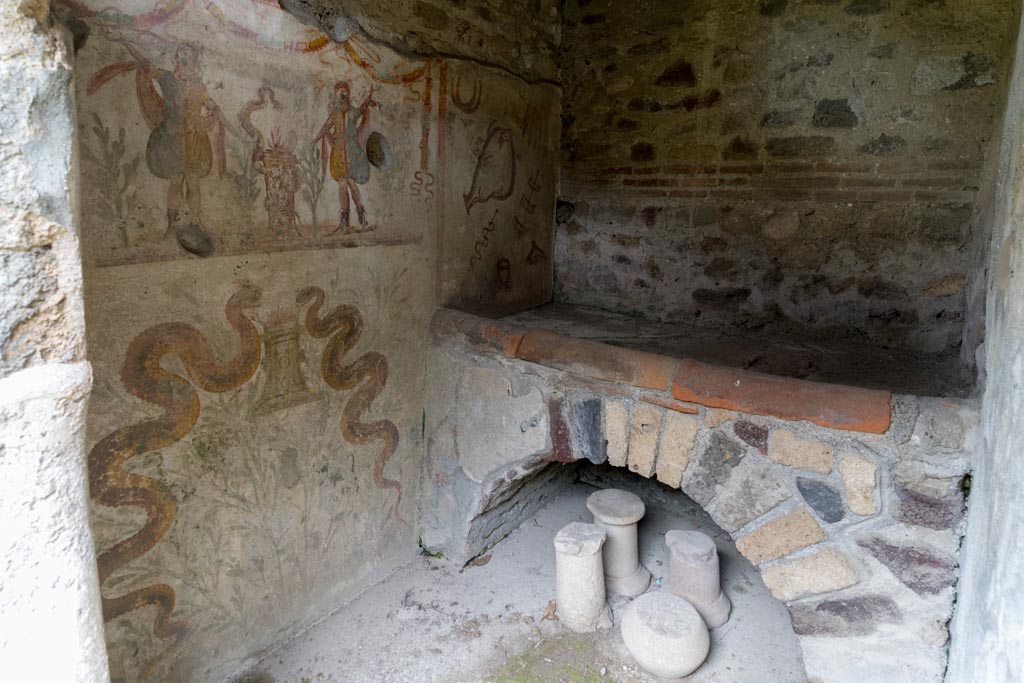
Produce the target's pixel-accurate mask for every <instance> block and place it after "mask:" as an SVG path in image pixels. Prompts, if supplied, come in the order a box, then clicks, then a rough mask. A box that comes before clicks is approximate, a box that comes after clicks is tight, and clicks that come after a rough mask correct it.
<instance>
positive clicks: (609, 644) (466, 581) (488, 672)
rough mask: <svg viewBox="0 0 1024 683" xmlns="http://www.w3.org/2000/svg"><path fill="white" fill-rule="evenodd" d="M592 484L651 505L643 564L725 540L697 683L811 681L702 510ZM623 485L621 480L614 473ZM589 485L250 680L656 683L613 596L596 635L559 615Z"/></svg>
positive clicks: (343, 615) (325, 628) (769, 603)
mask: <svg viewBox="0 0 1024 683" xmlns="http://www.w3.org/2000/svg"><path fill="white" fill-rule="evenodd" d="M601 476H605V475H602V474H600V473H597V474H596V475H595V474H591V476H590V477H589V478H590V480H591V481H592V482H595V483H600V484H605V485H607V484H614V485H619V486H623V487H629V488H632V489H633V490H635V491H636V492H637V493H639V494H640V495H641V496H642V497H643V498H644V500H645V501H646V502H647V516H646V517H645V518H644V520H643V521H642V522H641V525H640V543H641V551H640V552H641V561H642V562H643V563H644V565H645V566H647V568H648V569H650V570H651V573H652V574H653V576H654V581H653V582H652V585H651V589H650V590H660V589H661V582H662V579H663V578H667V572H668V567H667V550H666V549H665V544H664V533H665V532H666V531H668V530H670V529H702V530H704V531H705V532H706V533H709V534H710V535H712V537H713V538H715V540H716V542H717V543H718V547H719V552H720V555H721V564H722V572H723V586H724V588H725V591H726V592H727V593H728V595H729V597H730V599H731V600H732V603H733V613H732V617H731V619H730V620H729V622H728V623H726V624H725V625H724V626H722V627H720V628H718V629H716V630H714V631H713V632H712V645H711V654H710V656H709V657H708V660H707V661H706V662H705V663H704V665H703V666H702V667H701V668H700V669H698V670H697V671H696V672H695V673H694V674H693V675H691V676H690V677H688V678H687V679H685V680H687V681H692V682H693V683H712V682H715V683H798V682H803V681H806V676H805V675H804V673H803V664H802V661H801V657H800V649H799V645H798V643H797V639H796V636H795V635H794V634H793V630H792V627H791V625H790V622H789V615H788V613H787V612H786V609H785V607H784V606H783V605H782V604H781V603H780V602H778V601H777V600H775V599H774V598H772V597H771V595H770V594H769V593H768V591H767V589H766V588H765V587H764V585H763V584H762V582H761V579H760V577H759V576H758V574H757V571H756V570H755V569H754V567H753V566H752V565H751V564H750V563H749V562H747V561H746V560H744V559H743V558H742V557H741V556H740V555H739V554H738V553H737V551H736V548H735V546H734V545H733V544H732V542H731V541H730V540H729V539H728V536H727V535H726V534H725V533H724V532H722V531H721V530H720V529H718V527H716V526H715V525H714V523H712V522H711V520H710V519H709V518H708V517H707V515H706V514H705V513H704V512H703V510H701V509H700V508H699V507H698V506H697V505H696V504H695V503H693V502H692V501H690V500H689V499H688V498H686V497H685V496H683V495H681V494H679V493H678V492H670V491H668V490H666V489H664V488H662V487H660V486H659V485H657V484H656V483H655V482H649V481H646V480H641V479H639V478H636V477H630V478H628V479H623V480H622V481H614V480H613V481H601V480H600V477H601ZM608 476H612V477H614V476H615V475H608ZM594 490H595V489H594V488H593V487H592V486H590V485H588V484H584V483H578V484H575V485H573V486H572V487H571V488H569V489H568V490H567V491H566V493H565V494H564V495H562V496H561V497H560V498H558V499H557V500H556V501H555V502H553V503H552V504H550V505H548V506H547V507H546V508H544V509H542V510H541V511H540V512H539V513H538V514H537V515H535V516H534V517H531V518H529V519H528V520H527V521H526V522H525V523H524V524H523V525H522V527H520V529H519V530H517V531H516V532H515V533H513V534H512V535H510V536H509V537H508V538H506V539H505V540H504V541H502V542H501V543H500V544H498V545H497V546H495V547H494V548H493V550H492V551H491V552H490V553H488V554H486V555H484V556H482V557H480V558H479V559H478V560H477V561H476V563H475V564H473V565H471V566H469V567H467V568H465V569H463V570H461V571H460V570H459V569H457V568H453V567H451V566H450V565H449V564H448V563H447V562H446V561H445V560H444V559H443V558H432V557H421V558H419V559H417V560H416V561H414V562H412V563H410V564H409V565H406V566H405V567H403V568H402V569H400V570H398V571H397V572H395V573H393V574H391V575H390V576H388V577H386V578H385V579H383V580H382V581H381V582H380V583H379V584H377V585H376V586H374V587H373V588H371V589H370V590H368V591H367V592H366V593H364V594H363V595H361V596H359V597H358V598H357V599H355V600H354V601H353V602H351V603H349V604H348V605H346V606H345V607H344V608H343V609H341V610H339V611H338V612H336V613H335V614H334V615H332V616H331V617H330V618H328V619H327V620H326V621H324V622H322V623H321V624H319V625H318V626H316V627H315V628H313V629H311V630H309V631H307V632H306V633H304V634H303V635H301V636H300V637H298V638H297V639H295V640H293V641H292V642H291V643H289V644H287V645H285V646H284V647H282V648H281V649H280V650H278V651H277V652H275V653H273V654H272V655H270V656H268V657H267V658H266V659H265V660H264V661H263V662H261V663H260V665H259V666H258V667H257V668H256V669H255V670H253V671H252V672H250V674H249V676H247V677H246V679H245V680H246V681H251V682H252V683H257V682H258V683H321V682H331V683H342V682H344V683H378V682H380V683H561V682H563V681H564V682H567V683H568V682H572V683H611V682H617V683H653V682H654V681H658V680H659V679H655V678H653V677H651V676H649V675H647V674H645V673H644V672H643V671H641V670H639V668H638V667H637V665H636V664H635V663H634V662H633V660H632V659H631V658H630V656H629V654H628V653H627V652H626V650H625V646H624V645H623V644H622V639H621V637H620V635H619V628H618V622H619V618H620V617H621V613H622V609H623V608H624V607H625V605H626V604H627V603H628V601H627V600H623V599H613V600H612V601H611V605H612V609H613V613H614V618H615V625H614V626H613V627H612V628H611V629H609V630H607V631H602V632H599V633H596V634H591V635H579V634H575V633H572V632H570V631H568V630H567V629H565V628H563V627H562V626H561V625H560V624H559V623H558V621H557V620H556V619H555V618H554V613H553V612H554V610H553V604H552V603H551V600H552V598H553V597H554V585H555V582H554V547H553V545H552V539H553V538H554V535H555V533H556V532H557V531H558V529H560V528H561V527H562V526H564V525H565V524H567V523H569V522H571V521H592V517H591V516H590V514H589V512H588V511H587V509H586V506H585V501H586V498H587V496H588V495H589V494H590V493H592V492H593V491H594Z"/></svg>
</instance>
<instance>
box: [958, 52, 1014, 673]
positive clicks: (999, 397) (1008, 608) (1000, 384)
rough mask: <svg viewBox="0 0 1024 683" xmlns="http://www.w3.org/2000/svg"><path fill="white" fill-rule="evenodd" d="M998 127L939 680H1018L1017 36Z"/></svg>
mask: <svg viewBox="0 0 1024 683" xmlns="http://www.w3.org/2000/svg"><path fill="white" fill-rule="evenodd" d="M1016 52H1017V54H1016V65H1015V67H1014V75H1013V83H1012V86H1011V90H1010V97H1009V106H1008V108H1007V111H1006V121H1005V124H1004V128H1003V140H1002V147H1001V158H1000V161H999V164H998V166H997V169H998V174H997V178H998V184H997V186H996V189H995V192H994V201H993V205H992V208H991V213H992V215H993V224H994V231H993V237H992V246H991V251H990V252H989V255H990V258H989V260H988V262H987V265H988V311H987V331H986V336H985V365H986V370H987V372H986V375H987V383H986V386H985V393H984V397H983V400H982V410H981V425H980V428H979V438H978V441H977V455H976V459H977V467H976V470H975V472H974V477H973V481H972V486H971V498H970V512H969V514H968V520H967V536H966V540H965V542H964V548H963V558H964V562H963V574H962V578H961V581H960V589H959V595H958V598H957V613H956V618H955V620H954V622H953V629H952V630H953V642H952V650H951V653H950V667H949V674H948V677H947V679H946V680H947V681H950V683H960V682H961V681H963V682H966V681H1015V680H1022V679H1024V659H1022V658H1021V652H1024V567H1022V565H1021V563H1020V561H1019V560H1018V559H1017V558H1016V557H1015V553H1013V552H1007V549H1010V548H1019V547H1020V546H1021V544H1022V543H1024V507H1022V505H1021V501H1020V486H1019V484H1020V482H1021V481H1022V480H1024V455H1022V454H1024V443H1022V442H1021V433H1022V432H1021V426H1022V421H1024V395H1022V392H1021V386H1022V385H1024V376H1022V366H1021V359H1022V358H1024V282H1022V278H1021V274H1022V272H1024V271H1022V268H1024V246H1022V245H1024V229H1022V227H1021V226H1022V219H1024V174H1022V172H1021V143H1022V139H1024V136H1022V132H1021V131H1022V126H1024V105H1022V103H1024V41H1021V40H1020V38H1019V37H1018V41H1017V51H1016Z"/></svg>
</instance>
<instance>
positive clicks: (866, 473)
mask: <svg viewBox="0 0 1024 683" xmlns="http://www.w3.org/2000/svg"><path fill="white" fill-rule="evenodd" d="M877 470H878V467H877V465H875V463H873V462H871V461H870V460H865V459H864V458H861V457H859V456H856V455H853V454H852V453H846V454H844V455H843V460H842V462H841V463H839V473H840V475H841V476H842V478H843V486H844V487H846V500H847V502H848V504H849V506H850V511H851V512H853V513H854V514H858V515H865V516H868V515H873V514H875V513H877V512H878V502H877V501H876V500H875V489H876V488H877V487H876V485H875V473H876V471H877Z"/></svg>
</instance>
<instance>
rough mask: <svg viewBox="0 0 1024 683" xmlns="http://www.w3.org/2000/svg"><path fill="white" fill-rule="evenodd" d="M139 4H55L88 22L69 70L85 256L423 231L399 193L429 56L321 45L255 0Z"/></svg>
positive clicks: (414, 155)
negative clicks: (76, 72) (75, 81)
mask: <svg viewBox="0 0 1024 683" xmlns="http://www.w3.org/2000/svg"><path fill="white" fill-rule="evenodd" d="M132 4H133V3H121V5H120V6H119V8H120V10H111V9H104V10H100V11H93V10H91V9H89V8H88V7H85V6H83V5H80V4H78V3H75V2H74V1H73V0H67V2H65V3H64V5H63V7H64V8H65V10H66V11H68V12H69V13H70V14H71V15H72V16H74V17H77V18H78V19H79V20H80V21H81V20H85V22H86V26H87V27H88V30H89V37H88V38H87V39H85V41H84V43H85V44H84V46H83V48H82V49H81V50H80V52H79V53H78V60H79V61H78V64H79V69H80V73H81V74H82V76H81V80H82V81H83V85H84V88H81V89H80V92H79V104H80V108H81V111H82V116H81V122H82V125H81V130H80V135H81V141H80V150H81V154H82V159H83V171H84V173H83V176H82V177H83V181H84V187H83V190H84V191H83V217H84V219H85V222H86V226H85V228H86V230H87V231H88V232H89V234H90V235H92V236H94V239H92V240H90V242H89V246H90V247H91V249H90V251H89V253H88V256H87V258H88V260H89V261H90V262H91V263H93V264H95V265H100V266H105V265H117V264H123V263H139V262H146V261H165V260H173V259H178V258H182V257H185V256H187V255H188V252H191V253H194V254H198V255H201V256H207V255H210V254H220V255H230V254H240V253H254V252H264V251H273V250H287V249H317V248H325V247H337V246H347V247H351V246H359V245H367V244H371V245H372V244H405V243H409V242H414V241H417V240H419V239H421V238H422V237H423V234H424V232H425V229H424V228H425V225H424V223H423V221H422V219H421V216H420V214H419V211H418V208H417V207H416V205H415V204H413V203H410V202H406V201H403V200H404V199H405V198H406V196H407V195H408V192H409V190H408V186H409V184H410V182H411V181H412V180H413V178H412V174H414V173H415V172H416V170H418V169H419V168H420V167H421V166H422V165H423V164H425V163H427V161H426V158H427V157H428V156H429V154H430V150H429V147H423V146H421V144H420V143H421V141H422V140H424V139H426V140H428V141H429V129H430V127H431V125H432V124H431V120H430V118H429V116H426V115H424V113H429V111H430V104H429V102H430V99H431V94H430V88H431V87H432V86H431V83H432V75H431V71H432V69H434V68H436V67H435V65H434V64H432V63H431V62H429V61H427V60H407V59H404V58H401V57H398V56H396V55H394V54H392V53H388V52H385V51H384V50H383V49H382V48H380V47H377V46H374V45H371V44H370V43H368V42H366V41H361V40H360V39H358V38H356V37H353V38H352V39H350V41H349V42H347V43H345V44H335V43H329V42H327V41H325V40H323V39H322V38H321V37H319V34H318V33H317V32H316V30H315V29H311V28H308V27H304V26H301V25H299V24H297V23H295V22H293V21H291V20H290V18H288V17H287V15H285V14H284V13H282V12H281V11H280V10H279V9H278V8H277V5H276V3H267V2H264V1H263V0H247V1H246V0H221V1H220V2H216V3H199V2H192V1H191V0H164V1H163V2H160V3H157V4H156V5H154V6H152V8H151V9H149V11H147V12H142V13H140V14H137V15H131V14H128V11H129V7H130V6H131V5H132ZM140 4H141V3H140ZM140 9H141V7H140ZM271 56H272V58H271ZM370 205H372V206H373V207H374V210H372V211H371V210H368V208H367V207H368V206H370Z"/></svg>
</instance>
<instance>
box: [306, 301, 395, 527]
mask: <svg viewBox="0 0 1024 683" xmlns="http://www.w3.org/2000/svg"><path fill="white" fill-rule="evenodd" d="M296 302H297V303H298V304H299V305H300V306H305V305H307V304H310V303H312V305H311V306H310V307H309V308H308V309H307V310H306V331H307V332H309V334H311V335H312V336H314V337H316V338H318V339H322V338H324V337H331V339H330V341H328V342H327V346H326V347H324V353H323V362H322V364H321V372H322V374H323V378H324V381H325V382H327V385H328V386H330V387H331V388H332V389H335V390H346V389H352V388H355V387H359V388H358V389H356V392H355V393H354V394H353V395H352V397H351V398H350V399H349V400H348V402H346V403H345V407H344V408H343V409H342V411H341V435H342V436H343V437H344V438H345V441H348V442H349V443H350V444H354V445H363V444H368V443H373V442H374V441H380V442H382V444H383V446H382V448H381V451H380V454H379V455H378V456H377V460H376V461H375V462H374V466H373V481H374V483H375V484H376V485H377V487H378V488H380V489H382V490H383V489H394V490H395V492H396V494H397V496H396V498H395V504H394V507H393V508H392V510H393V514H394V516H395V517H396V518H397V519H399V520H402V517H401V514H400V512H399V504H400V503H401V502H402V485H401V483H399V482H398V481H395V480H394V479H388V478H387V477H385V476H384V468H385V466H386V465H387V463H388V460H390V459H391V456H393V455H394V454H395V450H396V449H397V448H398V428H397V427H395V424H394V423H393V422H391V421H390V420H377V421H375V422H362V421H361V420H362V417H363V415H364V414H365V413H366V412H368V411H369V410H370V408H371V407H372V405H373V402H374V400H376V399H377V397H378V396H380V394H381V392H382V391H384V386H385V385H386V384H387V381H388V360H387V358H385V357H384V355H383V354H381V353H377V352H376V351H368V352H367V353H364V354H363V355H361V356H360V357H359V358H357V359H356V360H355V361H354V362H352V363H350V364H348V365H345V363H344V358H345V354H347V353H348V352H349V351H351V350H352V348H353V347H354V346H355V345H356V343H357V342H358V341H359V337H360V336H361V335H362V331H363V316H362V314H361V313H360V312H359V310H358V309H357V308H356V307H355V306H349V305H344V304H343V305H341V306H338V307H336V308H334V309H332V310H331V311H329V312H328V313H327V314H326V315H324V316H323V317H322V318H321V317H320V309H321V308H322V307H323V305H324V291H323V290H322V289H320V288H319V287H306V288H304V289H302V290H301V291H300V292H299V294H298V296H297V297H296ZM332 335H333V336H332ZM364 380H366V381H365V382H364Z"/></svg>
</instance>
